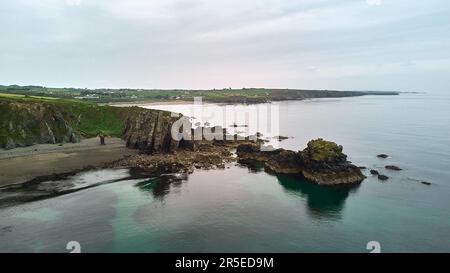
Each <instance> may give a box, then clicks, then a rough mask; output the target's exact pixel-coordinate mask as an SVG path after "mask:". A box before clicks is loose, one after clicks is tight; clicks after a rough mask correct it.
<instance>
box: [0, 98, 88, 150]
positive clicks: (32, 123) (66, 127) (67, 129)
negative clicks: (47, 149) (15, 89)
mask: <svg viewBox="0 0 450 273" xmlns="http://www.w3.org/2000/svg"><path fill="white" fill-rule="evenodd" d="M0 113H1V114H0V116H1V118H0V147H1V148H5V149H12V148H15V147H23V146H28V145H32V144H36V143H61V142H77V141H79V139H80V135H79V134H77V132H76V130H75V129H74V128H73V127H72V125H71V124H75V123H76V122H77V120H78V117H77V116H76V115H74V114H73V113H70V112H68V111H64V110H62V109H60V108H59V107H57V106H55V105H52V104H46V103H21V102H10V101H0Z"/></svg>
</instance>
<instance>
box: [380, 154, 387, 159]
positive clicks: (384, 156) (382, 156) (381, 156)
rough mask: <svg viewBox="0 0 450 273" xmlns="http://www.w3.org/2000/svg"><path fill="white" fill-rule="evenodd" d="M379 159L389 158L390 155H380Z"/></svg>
mask: <svg viewBox="0 0 450 273" xmlns="http://www.w3.org/2000/svg"><path fill="white" fill-rule="evenodd" d="M377 157H378V158H388V157H389V155H387V154H379V155H377Z"/></svg>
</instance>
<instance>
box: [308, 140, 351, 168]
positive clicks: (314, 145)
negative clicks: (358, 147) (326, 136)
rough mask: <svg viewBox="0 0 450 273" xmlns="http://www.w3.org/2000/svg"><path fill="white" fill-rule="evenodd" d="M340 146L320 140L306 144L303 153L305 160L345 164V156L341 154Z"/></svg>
mask: <svg viewBox="0 0 450 273" xmlns="http://www.w3.org/2000/svg"><path fill="white" fill-rule="evenodd" d="M342 149H343V148H342V146H341V145H337V144H336V143H334V142H331V141H326V140H323V139H321V138H318V139H315V140H311V141H309V142H308V145H307V148H306V149H305V150H304V151H303V152H304V153H305V154H307V158H308V159H310V160H312V161H316V162H343V161H344V162H345V160H346V159H347V156H346V155H345V154H343V153H342Z"/></svg>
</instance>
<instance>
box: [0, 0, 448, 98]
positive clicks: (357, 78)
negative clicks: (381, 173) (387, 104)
mask: <svg viewBox="0 0 450 273" xmlns="http://www.w3.org/2000/svg"><path fill="white" fill-rule="evenodd" d="M0 84H20V85H30V84H33V85H45V86H53V87H89V88H98V87H113V88H122V87H130V88H189V89H193V88H223V87H233V88H240V87H279V88H316V89H352V90H400V91H447V90H446V89H447V87H449V86H450V1H448V0H426V1H425V0H327V1H325V0H303V1H302V0H295V1H294V0H293V1H288V0H285V1H280V0H223V1H217V0H183V1H182V0H154V1H152V0H127V1H125V0H0Z"/></svg>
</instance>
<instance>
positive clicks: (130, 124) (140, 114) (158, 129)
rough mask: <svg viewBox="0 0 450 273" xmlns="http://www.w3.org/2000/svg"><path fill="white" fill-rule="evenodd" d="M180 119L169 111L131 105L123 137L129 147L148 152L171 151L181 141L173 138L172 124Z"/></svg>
mask: <svg viewBox="0 0 450 273" xmlns="http://www.w3.org/2000/svg"><path fill="white" fill-rule="evenodd" d="M176 120H178V118H177V117H171V113H170V112H167V111H160V110H151V109H143V108H139V107H131V108H130V109H129V111H128V114H127V117H126V122H125V129H124V132H123V139H124V140H125V141H126V143H127V147H129V148H132V149H139V150H141V151H143V152H146V153H154V152H170V151H174V150H176V149H177V148H178V147H179V145H180V143H179V141H176V140H174V139H173V138H172V135H171V129H172V124H173V123H174V122H175V121H176Z"/></svg>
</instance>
